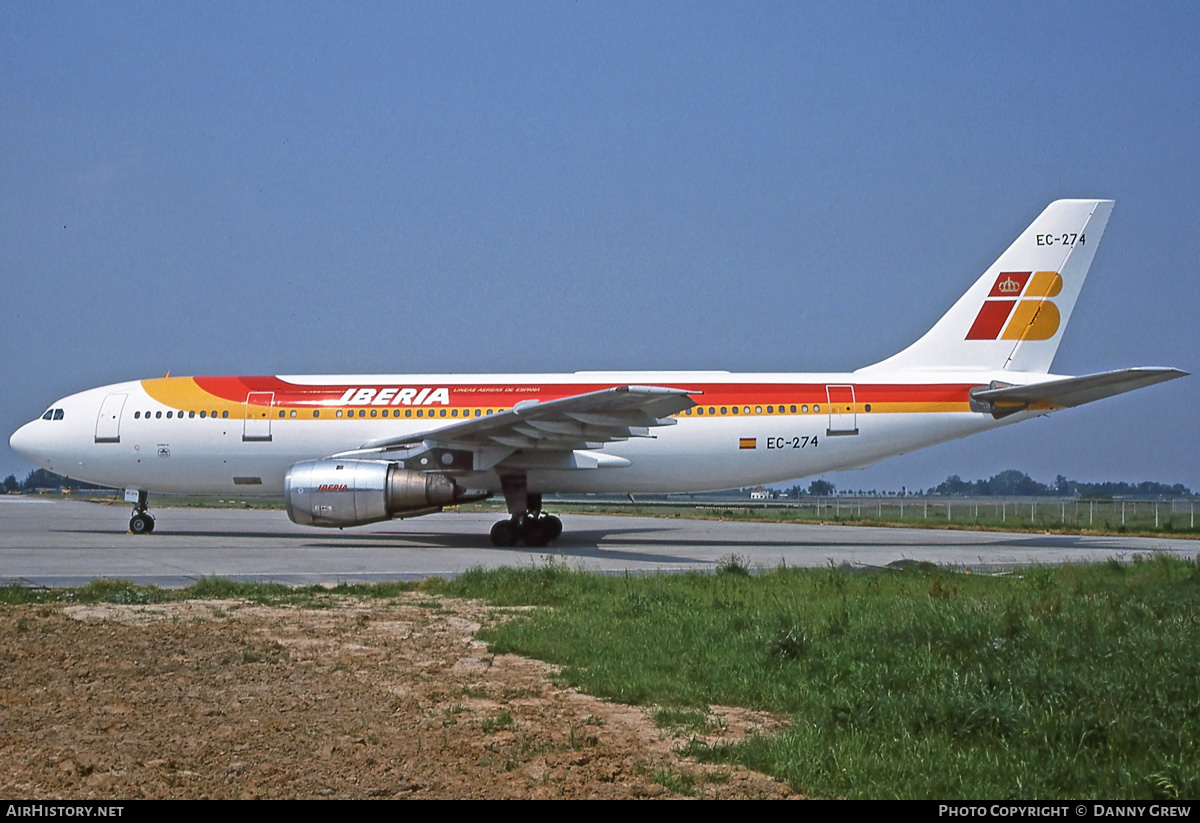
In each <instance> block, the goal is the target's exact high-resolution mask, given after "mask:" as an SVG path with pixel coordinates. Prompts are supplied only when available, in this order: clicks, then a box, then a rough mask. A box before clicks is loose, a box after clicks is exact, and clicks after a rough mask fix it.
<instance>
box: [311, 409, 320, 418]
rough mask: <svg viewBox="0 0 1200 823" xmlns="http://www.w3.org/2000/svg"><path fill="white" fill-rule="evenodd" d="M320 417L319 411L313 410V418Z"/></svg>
mask: <svg viewBox="0 0 1200 823" xmlns="http://www.w3.org/2000/svg"><path fill="white" fill-rule="evenodd" d="M320 416H321V410H320V409H313V417H320Z"/></svg>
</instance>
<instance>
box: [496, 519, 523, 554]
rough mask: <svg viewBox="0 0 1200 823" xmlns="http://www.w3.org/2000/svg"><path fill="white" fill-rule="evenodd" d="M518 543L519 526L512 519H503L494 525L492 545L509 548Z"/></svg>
mask: <svg viewBox="0 0 1200 823" xmlns="http://www.w3.org/2000/svg"><path fill="white" fill-rule="evenodd" d="M516 544H517V526H516V524H515V523H513V522H512V521H511V520H501V521H499V522H497V523H496V525H494V526H492V545H493V546H499V547H500V548H507V547H509V546H515V545H516Z"/></svg>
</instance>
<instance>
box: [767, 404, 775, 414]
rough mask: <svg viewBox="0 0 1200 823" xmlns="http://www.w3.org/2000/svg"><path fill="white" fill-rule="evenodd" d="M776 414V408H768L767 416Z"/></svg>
mask: <svg viewBox="0 0 1200 823" xmlns="http://www.w3.org/2000/svg"><path fill="white" fill-rule="evenodd" d="M774 413H775V407H774V406H767V414H774Z"/></svg>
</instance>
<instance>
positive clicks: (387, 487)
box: [283, 460, 459, 528]
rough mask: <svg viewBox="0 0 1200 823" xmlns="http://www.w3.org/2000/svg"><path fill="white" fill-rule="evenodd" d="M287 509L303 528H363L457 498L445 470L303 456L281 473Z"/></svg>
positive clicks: (435, 507)
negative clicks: (439, 471) (423, 469)
mask: <svg viewBox="0 0 1200 823" xmlns="http://www.w3.org/2000/svg"><path fill="white" fill-rule="evenodd" d="M283 489H284V495H285V497H286V499H287V513H288V517H290V518H291V519H292V522H294V523H299V524H300V525H302V526H332V527H337V528H340V527H342V526H362V525H365V524H367V523H376V522H378V521H380V520H390V519H392V518H393V517H400V516H403V515H405V514H409V515H411V516H416V515H417V514H429V513H431V512H435V511H438V510H439V509H440V508H441V507H442V506H445V505H447V504H449V503H453V502H454V501H455V500H456V499H457V498H458V497H459V489H458V487H457V486H455V484H454V481H453V480H451V479H450V478H449V477H446V476H445V475H442V474H427V473H425V472H419V471H413V470H412V469H406V468H403V467H402V466H399V465H397V464H395V463H388V462H386V461H383V460H305V461H302V462H300V463H296V464H295V465H293V466H292V467H291V468H290V469H288V471H287V474H285V475H284V477H283Z"/></svg>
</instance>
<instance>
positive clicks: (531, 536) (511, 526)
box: [491, 474, 563, 548]
mask: <svg viewBox="0 0 1200 823" xmlns="http://www.w3.org/2000/svg"><path fill="white" fill-rule="evenodd" d="M500 484H501V488H502V489H503V490H504V502H505V503H506V504H507V506H508V513H509V515H511V516H510V517H509V519H508V520H501V521H500V522H498V523H497V524H496V525H494V526H492V535H491V536H492V545H493V546H502V547H503V546H515V545H517V543H518V542H523V543H524V544H525V545H526V546H529V547H531V548H541V547H542V546H546V545H548V544H549V543H550V541H552V540H554V539H555V538H557V537H558V536H559V535H560V534H562V528H563V527H562V521H561V520H559V519H558V518H557V517H555V516H554V515H552V514H546V513H545V512H543V511H542V496H541V495H540V494H530V493H529V489H528V488H527V486H526V483H525V475H524V474H519V475H505V476H503V477H501V478H500Z"/></svg>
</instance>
